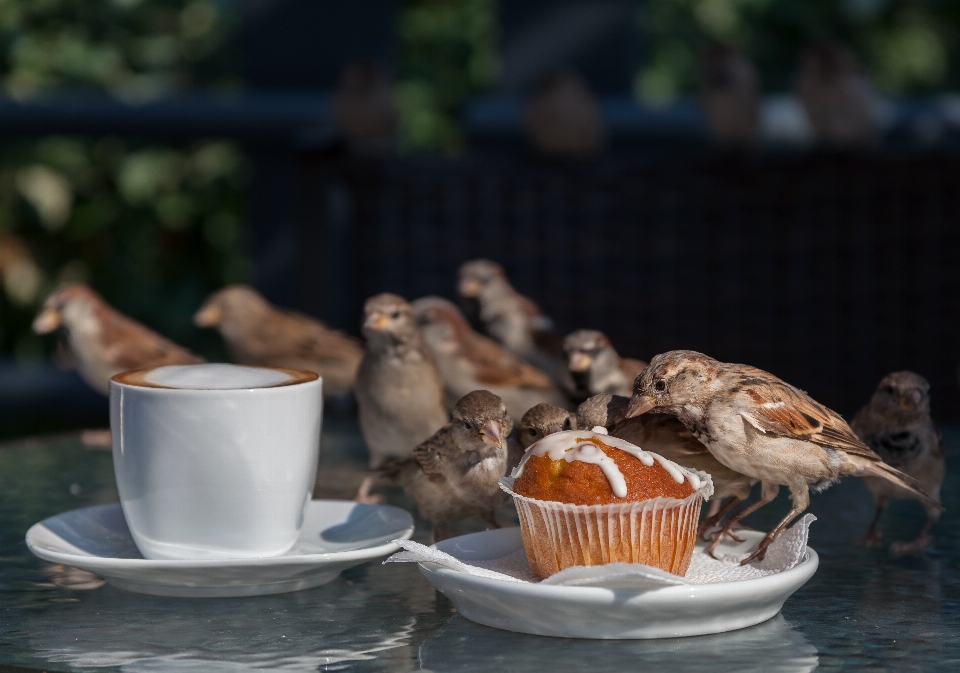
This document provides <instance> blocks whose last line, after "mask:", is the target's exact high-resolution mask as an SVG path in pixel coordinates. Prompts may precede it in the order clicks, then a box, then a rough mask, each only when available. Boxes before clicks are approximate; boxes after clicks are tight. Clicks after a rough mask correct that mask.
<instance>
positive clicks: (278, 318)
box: [193, 285, 363, 398]
mask: <svg viewBox="0 0 960 673" xmlns="http://www.w3.org/2000/svg"><path fill="white" fill-rule="evenodd" d="M193 322H194V324H196V325H197V326H198V327H212V328H215V329H216V330H217V331H218V332H220V335H221V336H222V337H223V340H224V342H225V343H226V345H227V350H228V351H229V353H230V358H231V359H232V360H233V361H234V362H237V363H239V364H245V365H262V366H267V367H293V368H296V369H307V370H309V371H312V372H316V373H317V374H319V375H320V376H322V377H323V394H324V396H325V397H328V398H329V397H335V396H338V395H342V394H344V393H347V392H349V391H350V390H352V389H353V383H354V381H355V380H356V377H357V369H358V368H359V367H360V360H361V358H362V357H363V345H362V344H361V343H360V341H358V340H357V339H354V338H353V337H351V336H348V335H346V334H344V333H343V332H340V331H337V330H334V329H331V328H329V327H327V326H326V325H324V324H323V323H322V322H320V321H319V320H315V319H314V318H311V317H309V316H306V315H303V314H301V313H295V312H293V311H287V310H284V309H281V308H278V307H276V306H274V305H272V304H271V303H270V302H268V301H267V300H266V299H264V298H263V296H262V295H261V294H260V293H259V292H257V291H256V290H254V289H253V288H252V287H249V286H247V285H229V286H227V287H225V288H223V289H221V290H218V291H217V292H214V293H213V294H212V295H210V297H208V298H207V300H206V302H204V304H203V306H201V307H200V309H199V310H198V311H197V312H196V314H194V316H193Z"/></svg>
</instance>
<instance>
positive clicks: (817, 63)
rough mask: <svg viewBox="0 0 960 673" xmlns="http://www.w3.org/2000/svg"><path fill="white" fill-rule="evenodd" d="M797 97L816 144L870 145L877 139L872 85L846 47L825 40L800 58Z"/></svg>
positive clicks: (874, 93) (874, 96) (875, 100)
mask: <svg viewBox="0 0 960 673" xmlns="http://www.w3.org/2000/svg"><path fill="white" fill-rule="evenodd" d="M797 95H798V96H799V97H800V101H801V102H802V103H803V107H804V109H805V110H806V112H807V117H808V118H809V119H810V124H811V126H813V130H814V133H815V134H816V138H817V141H818V142H821V143H825V144H831V145H840V146H870V145H874V144H876V143H877V141H878V140H879V128H878V124H877V119H876V115H875V113H874V109H875V106H876V103H877V95H876V92H875V91H874V88H873V84H872V83H871V82H870V79H869V77H868V76H867V74H866V72H865V71H864V69H863V67H862V66H861V65H860V63H859V62H858V61H857V58H856V56H854V55H853V53H852V52H851V51H850V50H849V49H847V48H846V47H844V46H842V45H840V44H837V43H836V42H832V41H829V40H824V41H821V42H819V43H817V44H815V45H813V46H812V47H810V48H808V49H807V50H806V51H805V52H804V53H803V56H802V58H801V63H800V76H799V78H798V80H797Z"/></svg>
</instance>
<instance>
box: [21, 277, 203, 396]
mask: <svg viewBox="0 0 960 673" xmlns="http://www.w3.org/2000/svg"><path fill="white" fill-rule="evenodd" d="M33 331H34V332H36V333H37V334H49V333H51V332H58V334H59V337H60V345H61V346H62V347H63V350H64V351H65V352H66V354H67V357H68V358H69V361H70V363H71V364H72V365H73V366H74V367H76V368H77V370H78V371H79V373H80V376H81V378H83V380H84V381H86V382H87V384H88V385H89V386H90V387H91V388H93V389H94V390H96V391H97V392H99V393H101V394H103V395H108V394H109V392H110V378H111V377H112V376H114V375H115V374H119V373H120V372H125V371H128V370H130V369H148V368H152V367H160V366H163V365H190V364H196V363H199V362H204V359H203V358H201V357H200V356H199V355H196V354H195V353H191V352H190V351H188V350H187V349H186V348H183V347H181V346H178V345H177V344H175V343H173V342H172V341H170V340H168V339H166V338H164V337H162V336H160V335H159V334H157V333H156V332H154V331H153V330H152V329H150V328H149V327H147V326H145V325H142V324H141V323H139V322H137V321H136V320H133V319H132V318H129V317H127V316H125V315H123V314H122V313H120V312H119V311H117V310H116V309H115V308H113V307H112V306H110V304H108V303H107V302H106V300H104V298H103V297H101V296H100V295H99V294H97V293H96V292H95V291H94V290H93V289H92V288H90V287H89V286H87V285H83V284H81V283H65V284H63V285H61V286H60V287H58V288H57V289H55V290H54V291H53V292H51V293H50V294H49V295H48V296H47V298H46V300H44V302H43V306H42V307H41V308H40V312H39V313H38V314H37V317H36V318H35V319H34V321H33Z"/></svg>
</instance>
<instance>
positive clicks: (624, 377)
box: [563, 329, 647, 403]
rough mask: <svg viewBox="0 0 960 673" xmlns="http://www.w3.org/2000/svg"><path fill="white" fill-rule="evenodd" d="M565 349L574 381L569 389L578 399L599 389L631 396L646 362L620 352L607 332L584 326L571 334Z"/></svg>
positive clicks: (566, 341) (580, 400)
mask: <svg viewBox="0 0 960 673" xmlns="http://www.w3.org/2000/svg"><path fill="white" fill-rule="evenodd" d="M563 350H564V352H565V353H566V355H567V369H568V370H569V372H570V380H571V382H572V384H573V385H572V387H571V388H570V390H569V391H568V392H569V394H570V397H571V398H573V401H574V402H578V403H579V402H583V401H584V400H586V399H587V398H588V397H591V396H593V395H599V394H600V393H615V394H617V395H625V396H627V397H629V396H630V394H631V393H632V391H633V382H634V380H635V379H636V378H637V377H638V376H639V375H640V372H642V371H643V369H644V367H646V366H647V363H646V362H643V361H641V360H634V359H632V358H622V357H620V356H619V355H617V351H616V350H614V348H613V345H612V344H611V343H610V340H609V339H608V338H607V337H606V335H604V334H603V332H597V331H596V330H589V329H581V330H577V331H576V332H573V333H571V334H568V335H567V337H566V338H565V339H564V340H563Z"/></svg>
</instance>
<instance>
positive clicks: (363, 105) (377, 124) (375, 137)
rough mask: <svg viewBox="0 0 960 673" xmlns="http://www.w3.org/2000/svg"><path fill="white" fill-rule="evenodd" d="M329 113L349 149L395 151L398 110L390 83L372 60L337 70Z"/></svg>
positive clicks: (380, 151)
mask: <svg viewBox="0 0 960 673" xmlns="http://www.w3.org/2000/svg"><path fill="white" fill-rule="evenodd" d="M333 115H334V120H335V121H336V124H337V129H338V130H339V131H340V132H341V133H342V134H343V135H344V137H345V138H346V139H347V142H348V144H349V145H350V148H351V149H353V150H355V151H357V152H360V153H365V154H389V153H391V152H393V151H394V150H396V134H397V119H398V113H397V104H396V100H395V96H394V92H393V82H391V81H390V76H389V74H388V73H387V71H386V70H384V69H383V68H382V67H381V66H380V64H378V63H377V62H376V61H374V60H373V59H366V60H361V61H356V62H354V63H350V64H348V65H347V66H346V67H344V69H343V70H342V71H341V73H340V82H339V83H338V85H337V90H336V92H335V93H334V96H333Z"/></svg>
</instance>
